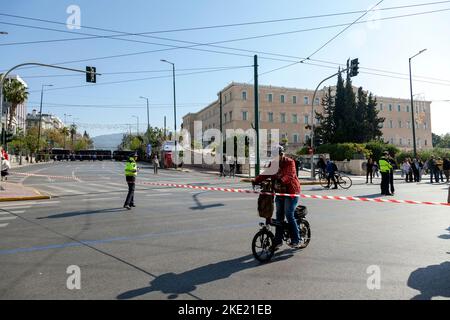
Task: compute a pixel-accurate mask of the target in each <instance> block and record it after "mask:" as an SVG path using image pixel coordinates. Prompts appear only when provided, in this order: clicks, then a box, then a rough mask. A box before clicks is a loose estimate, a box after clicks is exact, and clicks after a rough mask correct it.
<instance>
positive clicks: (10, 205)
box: [2, 202, 36, 209]
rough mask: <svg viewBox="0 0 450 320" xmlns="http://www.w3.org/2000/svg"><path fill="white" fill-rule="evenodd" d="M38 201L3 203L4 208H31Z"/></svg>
mask: <svg viewBox="0 0 450 320" xmlns="http://www.w3.org/2000/svg"><path fill="white" fill-rule="evenodd" d="M35 204H36V202H26V203H24V202H20V203H10V204H2V208H13V207H14V208H16V207H17V208H20V209H22V208H30V207H31V206H32V205H35Z"/></svg>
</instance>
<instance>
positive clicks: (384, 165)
mask: <svg viewBox="0 0 450 320" xmlns="http://www.w3.org/2000/svg"><path fill="white" fill-rule="evenodd" d="M378 163H379V165H380V172H389V171H390V170H391V169H392V166H391V164H390V163H389V162H388V161H387V160H386V159H385V158H381V159H380V161H378Z"/></svg>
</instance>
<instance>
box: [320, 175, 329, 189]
mask: <svg viewBox="0 0 450 320" xmlns="http://www.w3.org/2000/svg"><path fill="white" fill-rule="evenodd" d="M319 183H320V185H321V186H322V187H323V188H326V187H328V179H327V176H326V175H325V174H320V175H319Z"/></svg>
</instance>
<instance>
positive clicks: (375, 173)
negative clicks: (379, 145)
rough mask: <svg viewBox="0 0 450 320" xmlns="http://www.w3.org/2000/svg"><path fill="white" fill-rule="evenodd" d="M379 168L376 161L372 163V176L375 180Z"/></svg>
mask: <svg viewBox="0 0 450 320" xmlns="http://www.w3.org/2000/svg"><path fill="white" fill-rule="evenodd" d="M379 170H380V168H379V167H378V163H377V162H376V161H374V162H373V175H374V176H377V178H378V177H379V174H378V172H379Z"/></svg>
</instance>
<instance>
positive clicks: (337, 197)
mask: <svg viewBox="0 0 450 320" xmlns="http://www.w3.org/2000/svg"><path fill="white" fill-rule="evenodd" d="M137 184H142V185H152V186H163V187H175V188H186V189H196V190H204V191H223V192H238V193H252V194H268V195H276V196H289V197H300V198H305V199H322V200H348V201H363V202H388V203H407V204H426V205H438V206H450V203H445V202H432V201H415V200H397V199H383V198H362V197H361V198H359V197H342V196H321V195H309V194H303V193H302V194H288V193H271V192H259V191H253V190H244V189H233V188H220V187H203V186H193V185H189V184H176V183H158V182H138V183H137Z"/></svg>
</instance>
